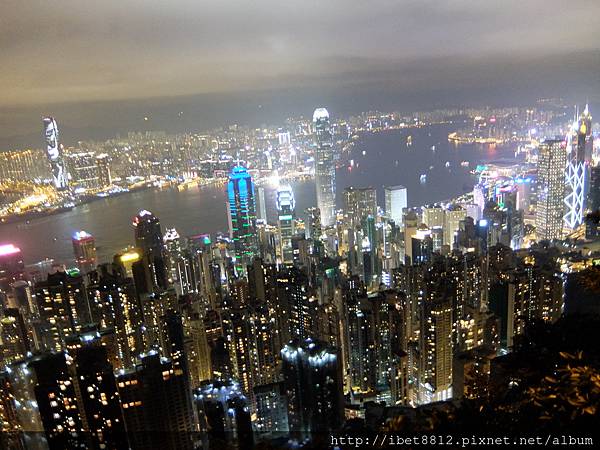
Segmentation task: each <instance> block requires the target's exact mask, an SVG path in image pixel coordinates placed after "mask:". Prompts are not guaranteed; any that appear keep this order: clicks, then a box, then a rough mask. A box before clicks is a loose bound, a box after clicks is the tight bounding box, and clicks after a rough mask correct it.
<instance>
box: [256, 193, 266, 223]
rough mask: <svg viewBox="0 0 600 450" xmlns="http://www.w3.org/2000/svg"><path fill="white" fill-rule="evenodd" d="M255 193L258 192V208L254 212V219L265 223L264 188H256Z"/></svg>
mask: <svg viewBox="0 0 600 450" xmlns="http://www.w3.org/2000/svg"><path fill="white" fill-rule="evenodd" d="M256 191H257V192H258V202H257V203H258V205H257V206H258V208H257V211H256V214H257V216H256V218H257V219H258V220H262V221H263V222H265V223H266V222H267V203H266V200H265V188H264V187H262V186H259V187H258V188H256Z"/></svg>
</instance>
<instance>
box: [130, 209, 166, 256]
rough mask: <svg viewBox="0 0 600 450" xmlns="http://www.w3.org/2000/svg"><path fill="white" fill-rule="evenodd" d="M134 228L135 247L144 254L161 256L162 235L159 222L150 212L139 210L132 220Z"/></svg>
mask: <svg viewBox="0 0 600 450" xmlns="http://www.w3.org/2000/svg"><path fill="white" fill-rule="evenodd" d="M133 226H134V227H135V246H136V247H138V248H141V249H142V250H143V251H144V254H146V255H149V254H152V255H157V256H158V255H162V253H163V234H162V229H161V227H160V221H159V220H158V218H157V217H156V216H155V215H154V214H152V213H151V212H150V211H147V210H145V209H143V210H141V211H140V212H139V213H138V215H137V216H135V217H134V218H133Z"/></svg>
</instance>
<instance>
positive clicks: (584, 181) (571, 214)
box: [564, 105, 593, 231]
mask: <svg viewBox="0 0 600 450" xmlns="http://www.w3.org/2000/svg"><path fill="white" fill-rule="evenodd" d="M592 142H593V137H592V116H591V115H590V113H589V109H588V107H587V105H586V107H585V110H584V112H583V113H582V114H581V115H580V116H579V117H577V118H576V119H575V121H574V122H573V125H572V126H571V130H570V131H569V133H568V134H567V144H566V153H567V164H566V170H565V184H566V190H565V200H564V202H565V206H566V209H565V216H564V226H565V228H566V230H567V231H569V230H575V229H576V228H577V227H578V226H579V225H581V224H582V223H583V213H584V211H585V207H586V200H587V191H588V190H589V183H590V180H589V164H590V161H591V157H592V145H593V144H592Z"/></svg>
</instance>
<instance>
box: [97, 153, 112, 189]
mask: <svg viewBox="0 0 600 450" xmlns="http://www.w3.org/2000/svg"><path fill="white" fill-rule="evenodd" d="M96 167H97V170H98V185H99V187H100V188H105V187H107V186H110V185H111V184H112V176H111V173H110V157H109V156H108V155H107V154H106V153H101V154H100V155H97V156H96Z"/></svg>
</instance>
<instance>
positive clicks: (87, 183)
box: [67, 151, 99, 191]
mask: <svg viewBox="0 0 600 450" xmlns="http://www.w3.org/2000/svg"><path fill="white" fill-rule="evenodd" d="M67 165H68V167H69V175H70V176H71V177H72V180H71V183H72V185H73V187H74V188H75V190H76V191H77V189H88V190H93V189H98V187H99V180H98V165H97V159H96V153H94V152H89V151H76V152H69V154H68V156H67Z"/></svg>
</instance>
